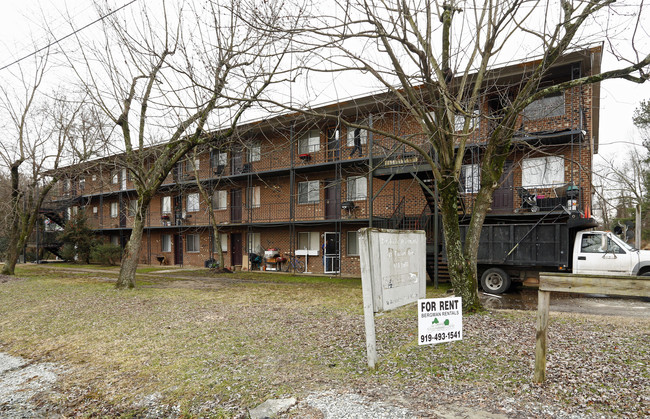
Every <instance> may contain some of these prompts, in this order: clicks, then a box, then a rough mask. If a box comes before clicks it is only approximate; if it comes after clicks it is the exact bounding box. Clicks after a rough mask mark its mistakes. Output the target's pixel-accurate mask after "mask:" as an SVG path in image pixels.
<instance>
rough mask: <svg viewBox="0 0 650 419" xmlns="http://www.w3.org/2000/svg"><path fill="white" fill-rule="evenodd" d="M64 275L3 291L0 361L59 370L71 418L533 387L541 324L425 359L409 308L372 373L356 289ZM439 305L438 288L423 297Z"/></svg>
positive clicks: (277, 281) (245, 278) (257, 278)
mask: <svg viewBox="0 0 650 419" xmlns="http://www.w3.org/2000/svg"><path fill="white" fill-rule="evenodd" d="M74 267H78V266H74ZM68 268H69V267H66V266H62V265H54V264H52V265H40V266H20V267H19V268H18V269H17V276H18V277H21V278H25V280H14V281H9V282H6V283H2V284H0V351H4V352H8V353H10V354H13V355H19V356H23V357H25V358H29V359H33V360H36V361H49V362H56V363H59V364H61V365H63V366H64V367H65V371H66V372H65V373H64V374H62V377H61V379H60V381H59V390H60V394H61V395H65V397H64V396H61V399H59V400H55V402H57V403H60V404H62V405H65V406H66V409H68V410H70V409H77V411H82V412H85V413H86V414H91V413H92V412H93V411H96V412H104V413H105V412H107V411H110V412H113V413H115V414H134V415H137V414H138V412H139V410H138V409H140V408H139V407H138V406H142V401H143V400H146V399H147V398H148V397H151V396H152V395H155V397H156V400H158V401H159V402H160V403H163V404H169V405H172V406H173V405H176V406H177V407H178V408H179V409H180V411H181V412H186V413H187V414H188V415H192V414H196V412H200V411H201V409H204V407H205V406H206V405H208V404H210V403H212V406H218V407H217V408H216V412H217V413H216V414H217V416H219V415H221V414H223V416H229V415H231V414H232V413H233V412H236V411H241V409H243V408H245V407H253V406H255V405H257V404H259V403H261V402H263V401H264V400H266V399H269V398H276V397H283V396H284V397H287V396H298V397H300V396H304V395H306V394H308V393H309V392H313V391H320V390H327V389H332V388H339V387H346V388H363V387H364V386H369V385H372V386H377V385H382V384H386V383H390V385H391V386H397V387H400V386H407V387H408V386H411V385H413V386H416V385H417V383H419V382H420V381H422V380H425V381H427V382H428V383H435V382H436V380H443V381H444V382H445V384H446V385H447V384H454V383H456V384H465V383H470V382H471V383H477V382H478V383H489V382H493V381H494V382H497V384H495V385H496V387H498V388H516V387H518V386H519V385H520V384H522V383H529V382H530V377H531V376H532V368H531V365H532V363H531V356H532V354H533V353H534V333H535V331H534V316H535V313H530V312H508V313H504V314H496V315H495V314H492V315H487V316H485V315H484V316H473V317H475V318H476V319H479V320H476V319H475V320H472V319H469V320H468V322H467V323H468V324H467V326H466V327H467V329H466V331H465V336H466V337H471V336H472V335H473V334H474V335H475V338H472V339H469V338H468V339H464V340H463V341H460V342H454V343H450V344H445V345H436V346H426V347H418V345H417V321H416V308H415V306H414V305H411V306H408V307H403V308H400V309H397V310H395V311H393V312H390V313H385V314H383V315H380V316H377V339H378V341H377V344H378V352H379V368H378V369H377V370H376V371H369V370H368V369H367V367H366V358H365V356H366V352H365V333H364V323H363V307H362V297H361V286H360V281H359V280H358V279H341V278H333V279H330V278H328V277H309V276H292V275H281V274H280V275H276V274H256V273H237V274H226V275H224V277H225V278H227V280H223V279H221V278H219V277H216V278H209V279H200V278H198V276H199V275H206V274H207V272H208V271H207V270H198V271H187V270H182V271H179V272H178V276H180V277H181V278H180V279H179V278H173V277H170V276H169V275H170V274H167V273H164V274H160V275H157V274H156V272H155V270H152V271H149V270H148V269H147V270H142V269H141V270H139V272H140V273H142V274H144V273H145V272H146V275H142V276H140V277H139V278H138V281H139V287H138V288H137V289H135V290H122V291H118V290H115V289H114V287H113V284H114V282H113V280H114V279H115V274H114V273H113V272H106V274H104V273H103V272H72V271H71V270H69V269H68ZM185 277H190V278H192V279H183V278H185ZM235 278H236V279H235ZM443 292H444V290H434V289H433V288H429V289H428V290H427V296H428V297H435V296H441V295H442V294H443ZM567 321H569V323H571V322H572V321H571V320H570V319H569V320H567ZM485 322H487V324H485ZM508 322H510V323H511V322H515V323H516V325H517V327H519V328H520V329H521V330H519V331H518V333H519V334H521V335H523V337H519V338H520V339H524V342H525V343H526V344H524V345H517V347H513V348H512V349H511V350H508V351H502V350H500V348H501V346H500V345H503V344H504V341H507V336H500V335H499V333H498V330H499V328H500V325H502V324H506V323H508ZM646 325H647V324H646ZM589 327H592V328H596V329H598V327H600V326H599V325H596V324H594V325H591V324H589ZM482 328H493V330H495V333H496V334H484V332H483V331H482ZM639 340H640V341H642V339H639ZM649 345H650V344H648V343H647V342H646V343H645V346H642V347H641V348H640V349H639V351H645V352H642V353H646V354H647V353H648V352H647V351H648V346H649ZM470 352H471V354H470ZM637 355H638V354H637ZM634 356H636V355H635V354H631V355H630V358H633V357H634ZM477 359H480V360H481V362H480V363H478V362H477ZM623 361H625V360H623ZM623 361H622V362H623ZM508 391H511V390H508ZM107 406H108V407H107ZM107 409H109V410H107ZM111 409H112V410H111ZM211 411H212V413H213V414H214V412H215V408H214V407H213V408H211Z"/></svg>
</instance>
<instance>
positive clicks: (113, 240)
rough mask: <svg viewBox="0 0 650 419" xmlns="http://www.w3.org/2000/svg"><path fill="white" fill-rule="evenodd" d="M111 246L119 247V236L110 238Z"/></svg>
mask: <svg viewBox="0 0 650 419" xmlns="http://www.w3.org/2000/svg"><path fill="white" fill-rule="evenodd" d="M111 244H112V245H113V246H119V245H120V236H111Z"/></svg>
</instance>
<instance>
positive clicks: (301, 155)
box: [298, 153, 311, 161]
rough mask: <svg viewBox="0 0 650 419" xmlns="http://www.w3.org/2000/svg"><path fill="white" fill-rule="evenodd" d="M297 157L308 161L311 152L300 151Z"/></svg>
mask: <svg viewBox="0 0 650 419" xmlns="http://www.w3.org/2000/svg"><path fill="white" fill-rule="evenodd" d="M298 158H299V159H300V160H302V161H309V160H311V154H309V153H302V154H299V155H298Z"/></svg>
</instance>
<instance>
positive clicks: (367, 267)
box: [359, 228, 427, 313]
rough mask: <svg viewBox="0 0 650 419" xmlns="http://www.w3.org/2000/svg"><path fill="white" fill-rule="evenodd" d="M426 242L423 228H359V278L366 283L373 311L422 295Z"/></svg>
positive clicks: (412, 300)
mask: <svg viewBox="0 0 650 419" xmlns="http://www.w3.org/2000/svg"><path fill="white" fill-rule="evenodd" d="M426 246H427V239H426V235H425V234H424V231H413V230H387V229H376V228H362V229H361V230H359V255H360V260H361V280H362V281H363V282H366V283H370V286H371V290H372V303H373V310H374V312H375V313H377V312H380V311H388V310H393V309H395V308H397V307H401V306H403V305H406V304H409V303H412V302H415V301H417V300H418V298H424V297H425V295H426V294H425V293H426V278H427V276H426V275H427V271H426V259H427V254H426Z"/></svg>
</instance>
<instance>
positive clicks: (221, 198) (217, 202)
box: [212, 191, 228, 210]
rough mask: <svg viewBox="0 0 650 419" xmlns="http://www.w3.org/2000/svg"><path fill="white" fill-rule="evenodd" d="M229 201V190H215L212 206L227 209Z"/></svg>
mask: <svg viewBox="0 0 650 419" xmlns="http://www.w3.org/2000/svg"><path fill="white" fill-rule="evenodd" d="M227 202H228V191H214V195H213V198H212V206H213V208H214V209H215V210H225V209H226V206H227V205H228V204H227Z"/></svg>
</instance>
